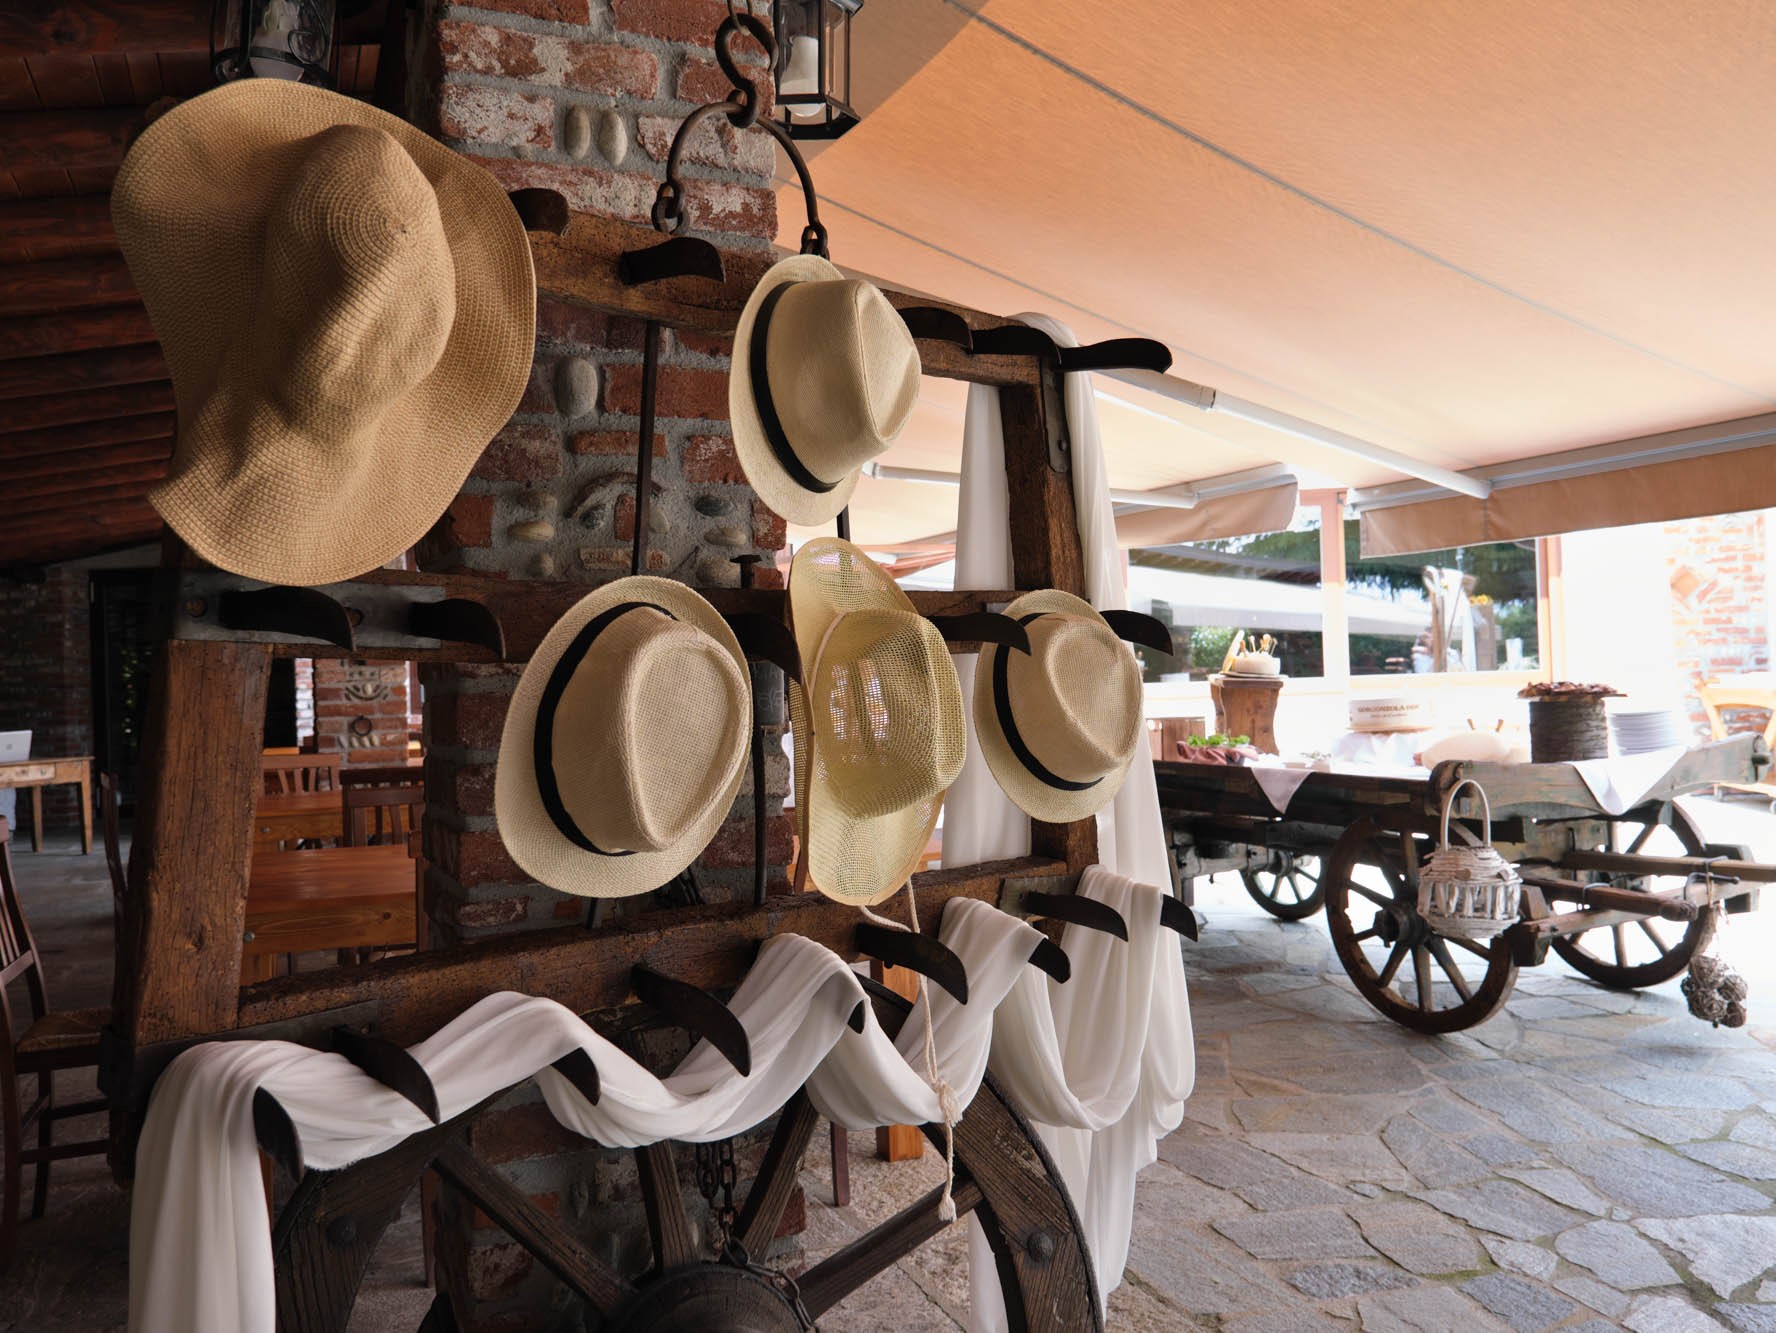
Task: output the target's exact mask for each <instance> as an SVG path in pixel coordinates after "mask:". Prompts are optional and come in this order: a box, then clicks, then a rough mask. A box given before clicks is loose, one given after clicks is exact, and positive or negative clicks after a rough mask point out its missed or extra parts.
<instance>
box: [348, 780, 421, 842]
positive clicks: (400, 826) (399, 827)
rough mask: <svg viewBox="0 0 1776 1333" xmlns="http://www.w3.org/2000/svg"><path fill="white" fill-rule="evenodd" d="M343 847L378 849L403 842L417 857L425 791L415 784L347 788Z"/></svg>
mask: <svg viewBox="0 0 1776 1333" xmlns="http://www.w3.org/2000/svg"><path fill="white" fill-rule="evenodd" d="M344 802H345V845H346V846H347V847H377V846H382V845H385V844H390V843H397V842H405V843H406V844H407V850H408V851H409V852H411V853H412V854H413V855H415V856H417V855H419V829H420V821H421V820H422V819H423V818H424V816H425V788H424V787H422V786H420V785H418V784H417V783H415V784H411V785H408V786H403V787H358V786H347V787H346V789H345V794H344Z"/></svg>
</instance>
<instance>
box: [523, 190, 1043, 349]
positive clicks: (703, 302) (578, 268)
mask: <svg viewBox="0 0 1776 1333" xmlns="http://www.w3.org/2000/svg"><path fill="white" fill-rule="evenodd" d="M664 239H665V237H663V236H661V235H660V233H658V232H656V231H654V230H652V229H651V228H649V227H643V226H641V225H639V224H637V223H633V222H620V221H618V220H616V219H614V218H604V217H598V216H595V215H594V214H591V213H575V214H573V215H572V218H571V220H570V221H569V223H568V228H567V231H566V232H564V233H563V234H562V235H560V236H555V235H552V234H550V233H548V232H532V233H531V234H530V249H531V258H532V260H533V262H534V264H535V266H536V278H537V291H538V292H539V293H540V294H542V295H544V296H553V297H555V298H557V299H560V300H565V301H569V302H572V303H574V304H578V305H588V306H594V307H596V308H598V309H600V310H606V311H610V312H611V313H613V314H619V315H630V316H633V317H635V318H637V319H654V320H658V321H660V322H661V323H664V324H670V325H674V326H676V327H680V328H690V329H700V330H703V331H705V332H711V333H731V332H732V331H733V329H734V325H735V324H736V323H737V322H738V320H739V315H740V309H741V307H742V306H744V305H745V304H746V298H747V296H748V295H749V294H750V293H751V291H752V289H753V288H754V287H755V286H757V285H758V280H759V275H760V274H762V273H763V272H764V271H765V269H766V268H768V267H769V266H770V264H771V262H772V256H771V255H769V254H765V253H761V252H759V251H756V250H731V249H723V250H722V262H723V267H724V270H725V273H726V277H725V278H724V279H723V280H722V281H721V282H719V283H717V282H714V281H712V280H710V279H708V278H672V279H668V280H667V281H664V282H655V283H648V284H646V285H645V286H641V287H630V286H627V285H625V284H624V283H623V281H622V279H621V278H620V277H619V275H618V272H617V266H618V262H619V261H620V259H621V258H622V256H623V255H624V254H625V253H626V252H628V251H632V250H645V249H647V248H648V247H650V246H654V245H658V244H659V243H660V242H661V241H663V240H664ZM885 294H886V296H887V297H888V299H889V301H891V302H892V303H893V304H894V305H895V306H896V307H897V308H898V307H901V306H908V305H921V306H928V305H932V304H942V303H934V302H933V301H932V300H931V299H930V298H929V297H924V296H915V295H911V294H908V293H905V292H895V291H889V292H887V293H885ZM945 308H946V309H951V310H954V311H955V312H956V313H957V314H958V315H960V316H961V317H962V318H963V319H964V320H965V321H967V322H968V323H969V324H970V326H971V327H975V328H992V327H997V326H998V325H1001V324H1004V323H1006V322H1007V321H1005V320H1004V319H1001V318H1000V317H998V316H996V315H988V314H983V313H981V312H980V311H974V310H967V309H964V308H963V307H960V306H946V307H945ZM919 357H920V360H921V361H922V362H923V364H924V369H925V373H926V374H927V375H938V376H942V377H944V378H946V379H960V380H967V381H969V382H971V383H975V384H1035V383H1036V380H1037V372H1036V363H1035V361H1034V360H1032V359H1031V358H1029V357H1016V356H972V355H970V354H969V353H968V352H965V351H963V350H962V349H961V348H959V347H957V346H955V345H954V344H953V343H947V342H941V341H937V340H932V339H926V340H923V341H921V342H920V343H919Z"/></svg>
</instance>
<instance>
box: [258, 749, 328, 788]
mask: <svg viewBox="0 0 1776 1333" xmlns="http://www.w3.org/2000/svg"><path fill="white" fill-rule="evenodd" d="M344 757H345V756H343V755H338V754H273V753H271V752H270V751H267V752H265V753H264V754H262V755H260V757H259V772H260V774H261V776H262V777H263V779H264V787H263V790H264V792H265V794H266V795H267V796H287V795H290V794H291V793H294V792H299V791H338V790H339V764H340V761H341V760H342V759H343V758H344Z"/></svg>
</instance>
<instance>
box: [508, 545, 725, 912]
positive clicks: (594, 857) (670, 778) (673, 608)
mask: <svg viewBox="0 0 1776 1333" xmlns="http://www.w3.org/2000/svg"><path fill="white" fill-rule="evenodd" d="M751 724H752V691H751V686H750V684H749V681H748V677H747V674H746V656H745V654H744V653H743V652H742V651H741V649H740V643H739V641H738V640H737V639H736V638H735V637H734V632H733V630H731V629H729V628H728V624H727V622H726V621H725V620H723V619H722V618H721V615H720V613H718V612H717V611H716V609H715V608H714V607H712V606H711V605H709V603H708V602H706V601H704V600H703V598H701V597H700V596H698V595H697V594H696V593H695V592H693V591H692V590H691V589H689V588H687V587H686V586H685V585H684V584H682V583H678V582H675V581H674V580H672V579H662V578H649V577H646V576H641V577H636V578H627V579H618V580H616V581H615V582H614V583H607V584H605V585H604V586H603V587H602V588H599V589H598V590H597V591H596V592H594V593H591V594H590V595H589V596H587V597H585V598H583V599H582V600H581V601H580V602H579V603H578V604H577V605H575V606H574V608H573V609H572V610H570V611H569V612H568V613H567V614H566V615H564V616H562V617H561V619H560V620H558V621H557V622H556V623H555V626H554V628H553V629H551V630H550V631H549V633H548V635H547V636H545V637H544V639H543V642H542V644H541V645H540V646H539V647H538V648H537V651H536V655H535V656H534V657H532V658H531V659H530V662H529V663H528V664H527V665H526V666H525V668H524V675H523V676H522V678H521V679H520V680H519V682H518V689H517V691H516V693H514V694H513V696H512V704H511V707H510V709H509V710H508V711H507V713H506V726H505V731H504V733H503V734H502V735H501V737H500V755H499V770H498V772H497V774H496V775H495V778H494V814H495V817H496V818H497V819H498V821H499V831H500V837H501V838H502V839H503V840H504V841H505V844H506V850H507V851H509V852H511V854H512V859H513V860H515V861H516V862H517V863H518V864H519V865H520V866H522V867H523V868H524V869H525V870H526V871H527V872H528V873H530V874H531V875H534V876H535V877H536V878H537V880H538V881H539V882H541V883H543V884H547V885H548V886H549V887H550V888H553V889H560V890H561V891H562V892H564V893H575V894H579V895H580V896H582V897H587V898H620V897H624V896H627V895H629V894H635V893H646V892H647V891H648V890H650V889H657V888H659V887H660V886H661V885H662V884H665V883H667V882H668V881H670V880H671V879H672V877H673V876H674V875H676V874H678V872H679V871H681V870H683V869H684V868H685V867H686V866H688V865H689V864H690V863H691V862H692V861H694V860H696V859H697V856H698V854H699V853H701V852H702V850H703V849H704V847H705V846H707V845H708V843H709V840H710V838H712V837H713V836H715V831H716V829H718V828H720V827H721V824H722V821H723V820H724V819H726V818H727V814H728V811H729V809H730V808H731V807H732V806H733V804H734V796H735V793H737V792H738V791H739V790H740V779H741V776H742V770H743V768H744V766H745V760H746V755H747V746H748V741H749V738H750V728H751Z"/></svg>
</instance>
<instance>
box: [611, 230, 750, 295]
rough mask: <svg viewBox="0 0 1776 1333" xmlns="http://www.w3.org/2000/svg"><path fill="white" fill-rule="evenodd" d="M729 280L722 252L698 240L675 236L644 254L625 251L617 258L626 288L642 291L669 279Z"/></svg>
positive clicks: (651, 247) (649, 248) (645, 251)
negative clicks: (654, 283) (635, 288)
mask: <svg viewBox="0 0 1776 1333" xmlns="http://www.w3.org/2000/svg"><path fill="white" fill-rule="evenodd" d="M726 276H727V270H726V269H725V268H724V267H723V265H722V257H721V251H720V250H717V249H716V248H715V247H714V246H713V245H711V244H710V243H709V242H708V241H705V240H702V239H700V238H698V237H695V236H671V237H668V238H667V239H666V240H663V241H661V242H659V243H658V244H657V245H650V246H648V247H647V248H646V249H644V250H625V251H624V252H623V253H622V254H621V255H620V256H618V258H617V278H618V279H619V280H620V281H621V282H622V284H623V285H624V286H625V287H641V286H645V285H646V284H647V283H650V282H664V281H665V280H666V279H667V278H709V279H711V280H713V281H715V282H720V281H721V280H722V279H723V278H725V277H726Z"/></svg>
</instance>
